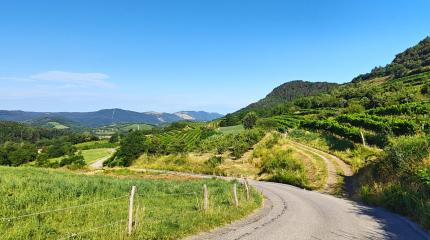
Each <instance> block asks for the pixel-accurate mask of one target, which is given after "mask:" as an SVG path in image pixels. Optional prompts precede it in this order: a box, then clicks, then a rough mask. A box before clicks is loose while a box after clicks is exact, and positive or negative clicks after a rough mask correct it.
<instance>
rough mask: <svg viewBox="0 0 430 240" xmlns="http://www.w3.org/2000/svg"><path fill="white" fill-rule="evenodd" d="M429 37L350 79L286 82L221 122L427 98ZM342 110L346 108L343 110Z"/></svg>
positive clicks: (226, 123)
mask: <svg viewBox="0 0 430 240" xmlns="http://www.w3.org/2000/svg"><path fill="white" fill-rule="evenodd" d="M429 79H430V37H426V38H425V39H424V40H422V41H420V42H419V43H418V44H417V45H415V46H413V47H411V48H408V49H406V50H405V51H404V52H402V53H399V54H397V55H396V56H395V58H394V60H393V61H392V62H391V63H390V64H387V65H386V66H385V67H375V68H374V69H373V70H372V71H371V72H370V73H366V74H361V75H359V76H357V77H356V78H354V79H353V80H352V82H349V83H346V84H342V85H337V84H334V83H327V82H315V83H312V82H306V81H291V82H286V83H284V84H282V85H280V86H278V87H276V88H275V89H273V91H272V92H271V93H269V94H268V95H267V96H266V97H265V98H264V99H261V100H260V101H258V102H256V103H253V104H250V105H249V106H247V107H245V108H243V109H240V110H239V111H237V112H234V113H232V114H227V115H226V117H225V118H224V120H223V121H221V123H222V125H234V124H238V123H239V122H240V121H241V119H242V118H243V117H244V116H245V114H246V113H248V112H251V111H253V112H256V113H257V115H258V116H260V117H269V116H274V115H281V114H285V113H291V112H292V111H296V110H298V109H302V110H304V109H306V110H311V109H313V110H315V109H322V108H332V109H333V108H335V109H338V110H341V109H343V108H355V107H358V108H364V109H371V108H375V107H385V106H389V105H394V104H403V103H408V102H414V101H423V100H428V92H429V91H430V83H429ZM345 111H346V110H345Z"/></svg>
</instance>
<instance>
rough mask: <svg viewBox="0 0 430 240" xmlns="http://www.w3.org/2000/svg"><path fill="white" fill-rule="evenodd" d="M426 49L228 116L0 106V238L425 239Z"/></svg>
mask: <svg viewBox="0 0 430 240" xmlns="http://www.w3.org/2000/svg"><path fill="white" fill-rule="evenodd" d="M429 59H430V38H429V37H427V38H425V39H424V40H422V41H421V42H419V43H418V44H417V45H415V46H413V47H411V48H409V49H407V50H405V51H404V52H402V53H399V54H397V55H396V57H395V59H394V60H393V61H392V62H391V63H389V64H387V65H386V66H384V67H376V68H374V69H373V70H372V71H371V72H369V73H366V74H361V75H359V76H357V77H356V78H354V79H353V80H352V81H351V82H348V83H345V84H333V83H326V82H307V81H301V80H296V81H291V82H287V83H284V84H282V85H280V86H279V87H276V88H275V89H274V90H273V91H272V92H271V93H269V94H268V95H267V96H266V97H265V98H264V99H261V100H259V101H257V102H256V103H252V104H250V105H249V106H246V107H244V108H242V109H239V110H238V111H236V112H232V113H229V114H227V115H225V116H222V115H219V114H211V113H206V112H192V111H183V112H178V113H174V114H165V113H153V112H145V113H138V112H132V111H126V110H121V109H105V110H100V111H97V112H89V113H76V112H75V113H36V112H22V111H14V112H10V111H1V112H0V119H4V120H7V121H0V144H1V145H0V165H4V166H2V167H0V173H1V174H0V182H1V183H2V184H1V185H0V193H1V194H0V220H1V221H0V233H1V234H2V237H4V238H2V239H28V238H36V239H40V238H48V239H58V238H60V239H61V238H66V239H67V238H72V239H87V238H90V239H106V238H108V237H109V236H115V238H116V239H178V238H184V237H191V238H193V237H192V236H191V235H193V234H198V233H201V235H197V236H194V237H195V239H239V238H240V239H242V238H243V239H302V238H304V239H309V238H318V237H320V238H322V239H345V238H355V239H363V238H371V239H387V238H388V239H391V238H396V239H408V237H411V236H412V238H409V239H429V235H428V234H427V232H426V231H428V230H429V229H430V218H429V211H430V155H429V154H430V117H429V114H430V61H429ZM245 179H248V180H249V181H250V185H249V186H248V184H246V181H245ZM132 186H137V189H138V194H139V195H138V196H139V197H138V198H137V200H136V201H137V205H138V207H137V208H135V209H133V210H132V211H136V212H139V211H140V213H142V214H141V215H138V216H135V219H134V224H135V226H136V231H135V232H134V233H133V234H132V235H130V234H126V231H125V228H126V226H127V224H126V222H127V221H126V220H127V210H128V209H127V202H128V201H129V200H128V199H127V198H128V197H129V191H130V188H131V187H132ZM203 186H207V187H209V196H210V197H209V199H210V203H209V206H210V208H209V210H208V209H205V207H202V206H204V205H205V204H202V201H204V200H202V199H204V198H205V197H204V196H202V195H206V196H207V194H208V193H207V192H206V193H204V194H203V193H202V192H203V189H204V187H203ZM248 187H249V188H248ZM246 189H248V191H249V189H251V190H250V191H251V196H247V194H246V193H247V192H246ZM260 192H261V193H262V194H260ZM140 194H141V195H140ZM170 194H172V196H174V194H178V196H181V197H172V196H170ZM181 194H184V196H182V195H181ZM235 195H236V197H237V195H239V196H238V199H239V200H240V204H238V203H237V201H236V197H235ZM155 196H157V197H155ZM117 198H121V199H122V198H124V199H122V200H121V201H122V202H121V201H119V202H118V204H121V205H122V206H123V207H122V208H116V207H113V208H91V211H77V212H73V211H69V209H68V207H70V206H78V205H86V204H92V203H98V202H103V201H107V202H108V203H109V204H116V199H117ZM111 199H114V200H115V201H113V200H112V201H111ZM268 206H269V207H268ZM381 207H382V208H385V209H381ZM56 209H67V211H65V212H64V214H53V215H50V214H47V215H46V216H45V212H50V211H54V212H56V211H57V210H56ZM143 209H144V210H143ZM259 209H260V210H259ZM268 209H271V210H268ZM58 211H60V210H58ZM61 211H63V210H61ZM39 213H40V214H39ZM252 213H253V214H254V215H253V214H252ZM259 213H265V214H260V215H258V214H259ZM249 214H251V215H250V216H251V217H250V218H251V219H254V218H253V217H255V216H256V215H255V214H257V215H258V216H259V218H258V219H254V220H255V221H250V220H249V219H248V218H245V219H244V220H243V221H245V223H243V222H242V223H241V222H235V221H236V220H239V219H241V218H244V217H246V216H248V215H249ZM397 214H399V215H397ZM400 215H403V216H404V217H401V216H400ZM60 219H61V221H60ZM107 219H111V220H112V221H108V222H106V221H104V220H107ZM117 223H118V225H116V224H117ZM106 224H108V225H106ZM110 224H112V225H110ZM129 224H132V225H133V222H132V223H129ZM225 224H233V225H229V226H228V227H226V228H221V230H220V229H218V230H214V229H215V228H216V227H220V226H223V225H225ZM105 227H106V228H105ZM99 228H100V231H99ZM93 229H97V230H96V231H93ZM106 229H107V230H106ZM222 229H224V230H225V231H226V232H224V233H223V230H222ZM229 229H230V230H229ZM232 229H234V230H232ZM423 229H426V230H423ZM87 230H88V231H90V232H88V231H87ZM208 231H209V232H210V233H205V232H208ZM219 231H221V232H219ZM207 234H208V235H207ZM285 236H288V237H285ZM200 237H201V238H200Z"/></svg>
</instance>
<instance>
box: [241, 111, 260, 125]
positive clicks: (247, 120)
mask: <svg viewBox="0 0 430 240" xmlns="http://www.w3.org/2000/svg"><path fill="white" fill-rule="evenodd" d="M257 119H258V117H257V114H256V113H255V112H249V113H247V114H246V115H245V117H243V119H242V123H243V126H244V127H245V129H251V128H253V127H254V126H255V124H256V123H257Z"/></svg>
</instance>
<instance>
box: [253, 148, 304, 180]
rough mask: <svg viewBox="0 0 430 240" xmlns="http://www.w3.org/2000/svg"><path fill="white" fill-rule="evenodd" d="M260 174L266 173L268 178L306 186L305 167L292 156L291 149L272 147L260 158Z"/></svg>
mask: <svg viewBox="0 0 430 240" xmlns="http://www.w3.org/2000/svg"><path fill="white" fill-rule="evenodd" d="M262 162H263V164H262V166H261V171H260V175H261V174H268V175H269V180H270V181H274V182H281V183H287V184H291V185H295V186H299V187H306V186H307V182H308V181H307V178H306V174H305V168H304V165H303V163H302V162H301V161H300V160H297V159H295V158H293V156H292V150H291V149H288V150H283V149H280V148H278V149H274V150H273V151H272V152H271V153H270V154H268V155H265V156H264V157H263V159H262Z"/></svg>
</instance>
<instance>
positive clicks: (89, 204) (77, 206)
mask: <svg viewBox="0 0 430 240" xmlns="http://www.w3.org/2000/svg"><path fill="white" fill-rule="evenodd" d="M126 197H129V195H124V196H121V197H116V198H111V199H106V200H102V201H97V202H92V203H86V204H81V205H75V206H70V207H65V208H58V209H54V210H47V211H42V212H37V213H29V214H24V215H20V216H15V217H9V218H0V220H2V221H11V220H16V219H21V218H25V217H32V216H37V215H42V214H48V213H51V212H60V211H65V210H69V209H74V208H80V207H88V206H91V205H97V204H100V203H103V202H108V201H114V200H118V199H121V198H126Z"/></svg>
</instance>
